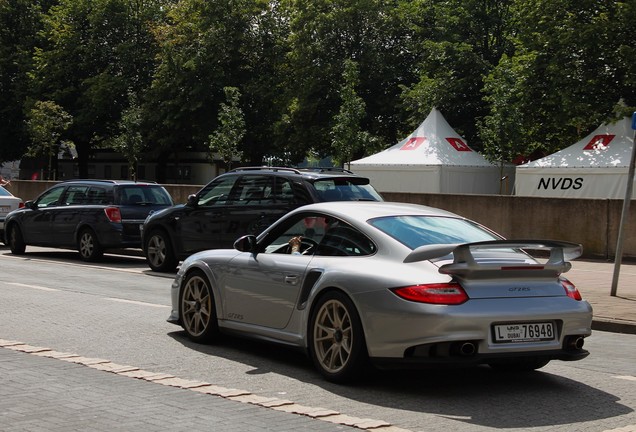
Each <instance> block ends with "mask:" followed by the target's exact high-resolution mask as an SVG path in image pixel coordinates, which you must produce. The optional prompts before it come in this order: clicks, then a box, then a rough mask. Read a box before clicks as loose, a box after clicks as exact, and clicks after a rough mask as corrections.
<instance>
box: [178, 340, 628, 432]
mask: <svg viewBox="0 0 636 432" xmlns="http://www.w3.org/2000/svg"><path fill="white" fill-rule="evenodd" d="M169 336H171V337H172V338H174V339H175V340H176V341H178V342H179V343H181V344H183V345H184V346H186V347H188V348H190V349H193V350H196V351H199V352H201V353H206V354H209V355H210V356H218V357H222V358H225V359H228V360H232V361H237V362H241V363H243V364H248V365H250V366H252V367H254V369H253V370H252V371H250V372H248V373H249V374H265V373H276V374H280V375H283V376H288V377H290V378H293V379H296V380H299V381H302V382H306V383H310V384H311V385H315V386H318V387H321V388H322V389H324V390H325V391H327V392H330V393H333V394H334V395H338V396H341V397H344V398H348V399H352V400H356V401H359V402H361V403H365V404H371V405H377V406H382V407H385V408H391V409H395V410H398V411H404V410H406V411H412V412H416V413H417V412H421V413H427V414H434V415H438V416H440V417H447V418H451V419H453V420H456V421H462V422H465V423H467V424H471V425H479V426H484V427H492V428H502V429H503V428H531V427H542V426H550V425H559V424H577V423H581V422H587V421H596V420H600V419H604V418H612V417H616V416H622V415H626V414H628V413H631V412H632V411H633V410H632V409H631V408H629V407H627V406H624V405H622V404H620V403H619V401H620V397H618V396H615V395H613V394H610V393H607V392H604V391H601V390H599V389H596V388H593V387H591V386H589V385H587V384H583V383H581V382H578V381H575V380H572V379H569V378H566V377H563V376H559V375H555V374H552V373H550V365H548V366H547V367H546V368H544V369H543V370H541V371H535V372H530V373H518V374H513V373H501V372H496V371H494V370H492V369H490V368H489V367H487V366H480V367H473V368H466V369H428V370H418V371H377V370H375V371H373V372H371V373H370V374H368V375H366V376H365V377H364V379H363V380H361V381H360V382H358V383H355V384H352V385H337V384H333V383H329V382H327V381H324V380H323V379H322V377H321V376H320V375H319V373H318V372H317V371H316V370H315V369H314V368H313V365H312V363H311V360H310V359H309V358H308V357H307V356H305V355H304V353H303V352H301V351H298V350H295V349H292V348H289V347H284V346H279V345H274V344H269V343H266V342H260V341H253V340H247V339H241V338H232V337H229V336H224V337H222V338H221V340H220V341H219V343H218V344H215V345H200V344H196V343H193V342H191V341H190V340H189V339H188V338H187V336H186V334H185V332H183V331H177V332H172V333H170V334H169ZM384 420H386V419H384Z"/></svg>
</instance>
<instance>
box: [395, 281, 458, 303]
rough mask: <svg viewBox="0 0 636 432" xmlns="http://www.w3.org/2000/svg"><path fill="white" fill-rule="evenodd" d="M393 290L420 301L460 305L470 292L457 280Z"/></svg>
mask: <svg viewBox="0 0 636 432" xmlns="http://www.w3.org/2000/svg"><path fill="white" fill-rule="evenodd" d="M391 291H393V292H394V293H395V294H396V295H398V296H399V297H401V298H403V299H405V300H410V301H414V302H418V303H430V304H440V305H458V304H462V303H464V302H465V301H466V300H468V294H466V291H464V289H463V288H462V287H461V285H459V284H458V283H456V282H450V283H436V284H426V285H413V286H407V287H402V288H393V289H391Z"/></svg>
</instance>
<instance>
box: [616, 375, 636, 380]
mask: <svg viewBox="0 0 636 432" xmlns="http://www.w3.org/2000/svg"><path fill="white" fill-rule="evenodd" d="M614 378H618V379H624V380H627V381H636V377H635V376H630V375H621V376H615V377H614Z"/></svg>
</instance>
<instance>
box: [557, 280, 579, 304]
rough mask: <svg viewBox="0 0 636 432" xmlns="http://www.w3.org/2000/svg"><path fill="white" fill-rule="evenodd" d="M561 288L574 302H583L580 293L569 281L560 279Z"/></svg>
mask: <svg viewBox="0 0 636 432" xmlns="http://www.w3.org/2000/svg"><path fill="white" fill-rule="evenodd" d="M561 286H562V287H563V289H565V294H566V295H567V296H568V297H570V298H573V299H574V300H583V297H581V293H580V292H579V290H578V289H576V287H575V286H574V284H573V283H572V282H570V281H569V280H567V279H565V278H561Z"/></svg>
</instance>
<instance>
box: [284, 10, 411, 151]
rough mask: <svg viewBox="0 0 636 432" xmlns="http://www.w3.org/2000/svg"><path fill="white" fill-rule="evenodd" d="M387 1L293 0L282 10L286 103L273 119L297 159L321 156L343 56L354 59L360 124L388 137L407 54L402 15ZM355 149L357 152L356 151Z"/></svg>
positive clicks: (327, 146)
mask: <svg viewBox="0 0 636 432" xmlns="http://www.w3.org/2000/svg"><path fill="white" fill-rule="evenodd" d="M395 3H396V2H393V1H388V0H294V1H289V2H284V4H285V5H286V6H287V9H286V13H287V15H288V16H289V23H290V24H289V25H290V35H289V49H290V52H289V55H288V63H287V65H286V66H287V68H288V73H287V74H286V85H285V95H286V101H287V105H286V107H285V108H284V110H283V111H282V113H281V117H280V121H279V122H278V123H277V127H278V128H279V135H281V136H283V135H284V137H285V139H286V141H287V149H288V152H290V153H291V154H292V155H293V158H294V159H295V160H296V161H297V162H298V161H300V160H302V159H303V158H304V157H305V155H307V154H308V153H315V154H317V155H318V156H319V157H324V156H328V155H329V154H330V152H331V150H332V146H331V143H330V140H328V139H325V137H328V136H329V134H330V131H331V128H332V120H333V118H334V116H336V115H337V113H338V112H339V110H340V104H341V98H340V95H339V94H338V90H339V88H340V83H341V80H342V73H343V67H344V64H345V60H347V59H351V60H354V61H355V62H356V63H357V64H358V68H359V71H360V74H359V76H360V84H359V85H358V86H357V94H358V96H359V97H360V98H361V99H362V100H363V101H364V103H365V106H366V115H365V116H364V118H363V119H361V127H362V128H363V129H364V130H368V131H369V132H370V133H371V134H373V135H375V136H378V137H382V139H383V140H385V141H393V140H394V139H396V136H397V130H398V125H399V123H400V120H401V118H400V113H399V110H398V107H399V103H400V100H399V96H400V87H399V86H400V84H407V83H410V82H411V81H412V80H411V76H412V74H411V72H410V68H409V67H407V64H408V62H409V56H410V53H409V52H408V51H407V50H405V49H404V42H405V41H406V40H407V39H408V34H406V33H407V32H406V31H405V30H404V29H403V26H402V25H401V24H402V20H401V17H400V16H399V13H398V11H397V10H396V9H395V8H396V6H395ZM361 152H362V150H361Z"/></svg>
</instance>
